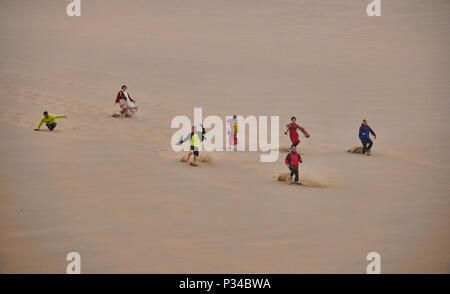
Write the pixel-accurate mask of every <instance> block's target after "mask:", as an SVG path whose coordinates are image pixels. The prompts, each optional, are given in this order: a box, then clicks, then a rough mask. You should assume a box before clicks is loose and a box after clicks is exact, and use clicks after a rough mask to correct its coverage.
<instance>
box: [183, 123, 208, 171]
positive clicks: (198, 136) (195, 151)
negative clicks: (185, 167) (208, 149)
mask: <svg viewBox="0 0 450 294" xmlns="http://www.w3.org/2000/svg"><path fill="white" fill-rule="evenodd" d="M201 127H202V131H201V132H197V129H196V127H195V126H192V130H191V133H190V134H189V135H187V136H186V137H185V138H184V139H181V140H180V142H178V144H179V145H181V144H183V143H184V142H186V141H188V140H190V149H191V150H190V151H189V154H188V158H187V161H189V159H190V158H191V156H192V155H194V159H193V161H192V165H197V164H196V163H195V162H196V161H197V157H198V156H199V155H200V152H199V148H200V145H201V142H202V141H203V140H205V133H206V131H205V128H204V127H203V125H201Z"/></svg>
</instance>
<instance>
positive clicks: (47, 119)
mask: <svg viewBox="0 0 450 294" xmlns="http://www.w3.org/2000/svg"><path fill="white" fill-rule="evenodd" d="M57 118H67V116H65V115H57V114H51V113H48V112H47V111H44V116H43V117H42V118H41V121H40V122H39V125H38V126H37V128H36V129H34V130H35V131H39V130H40V129H41V126H42V124H43V123H45V125H46V126H47V128H48V129H49V131H53V130H54V129H55V128H56V122H55V119H57Z"/></svg>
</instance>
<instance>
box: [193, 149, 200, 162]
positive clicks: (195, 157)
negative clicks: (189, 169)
mask: <svg viewBox="0 0 450 294" xmlns="http://www.w3.org/2000/svg"><path fill="white" fill-rule="evenodd" d="M198 156H199V152H198V151H194V161H193V162H194V164H195V162H196V161H197V157H198Z"/></svg>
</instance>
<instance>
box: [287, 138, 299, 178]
mask: <svg viewBox="0 0 450 294" xmlns="http://www.w3.org/2000/svg"><path fill="white" fill-rule="evenodd" d="M299 162H300V163H302V162H303V159H302V157H301V156H300V154H298V153H297V149H296V148H295V146H294V147H292V148H291V152H289V154H288V155H287V156H286V159H285V163H286V165H287V166H288V167H289V170H290V171H291V174H290V176H289V180H291V179H292V176H293V175H295V179H294V182H296V183H298V163H299Z"/></svg>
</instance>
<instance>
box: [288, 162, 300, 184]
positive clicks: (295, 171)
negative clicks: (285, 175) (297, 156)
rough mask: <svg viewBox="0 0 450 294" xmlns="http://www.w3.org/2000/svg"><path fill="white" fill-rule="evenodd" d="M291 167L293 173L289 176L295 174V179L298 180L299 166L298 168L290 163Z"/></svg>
mask: <svg viewBox="0 0 450 294" xmlns="http://www.w3.org/2000/svg"><path fill="white" fill-rule="evenodd" d="M289 169H290V170H291V175H290V176H289V177H290V178H292V176H293V175H295V179H294V181H295V182H298V168H296V167H295V166H293V165H290V166H289Z"/></svg>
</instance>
